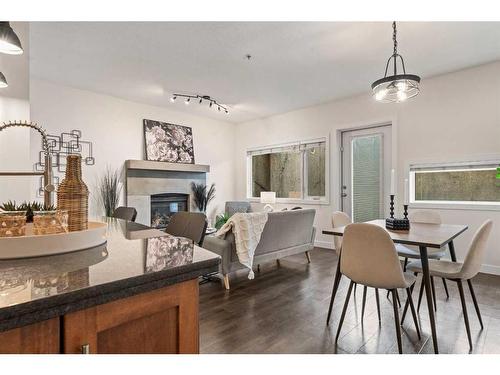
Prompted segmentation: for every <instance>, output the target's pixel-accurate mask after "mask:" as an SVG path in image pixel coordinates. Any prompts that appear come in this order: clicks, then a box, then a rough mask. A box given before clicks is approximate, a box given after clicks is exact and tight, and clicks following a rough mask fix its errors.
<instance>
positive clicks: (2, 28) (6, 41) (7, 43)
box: [0, 21, 23, 55]
mask: <svg viewBox="0 0 500 375" xmlns="http://www.w3.org/2000/svg"><path fill="white" fill-rule="evenodd" d="M0 52H3V53H6V54H8V55H20V54H22V53H23V47H22V46H21V41H20V40H19V38H18V36H17V35H16V33H15V32H14V30H12V27H10V23H9V22H7V21H0Z"/></svg>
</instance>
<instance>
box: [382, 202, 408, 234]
mask: <svg viewBox="0 0 500 375" xmlns="http://www.w3.org/2000/svg"><path fill="white" fill-rule="evenodd" d="M390 197H391V202H390V217H388V218H387V219H385V228H386V229H389V230H401V231H408V230H410V220H408V205H407V204H405V205H403V207H404V218H403V219H397V218H395V217H394V194H391V196H390Z"/></svg>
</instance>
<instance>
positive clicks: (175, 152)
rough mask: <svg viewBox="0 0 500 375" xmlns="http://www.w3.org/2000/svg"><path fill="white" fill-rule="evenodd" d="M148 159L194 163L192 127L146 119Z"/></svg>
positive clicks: (145, 130)
mask: <svg viewBox="0 0 500 375" xmlns="http://www.w3.org/2000/svg"><path fill="white" fill-rule="evenodd" d="M144 140H145V143H146V145H145V150H146V160H152V161H166V162H170V163H184V164H194V148H193V132H192V130H191V128H190V127H187V126H181V125H175V124H169V123H166V122H161V121H153V120H144Z"/></svg>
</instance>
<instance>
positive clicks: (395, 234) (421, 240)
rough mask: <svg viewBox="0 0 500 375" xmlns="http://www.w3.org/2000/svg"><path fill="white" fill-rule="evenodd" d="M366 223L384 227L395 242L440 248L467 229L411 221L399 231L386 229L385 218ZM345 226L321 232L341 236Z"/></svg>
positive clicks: (465, 226) (460, 226)
mask: <svg viewBox="0 0 500 375" xmlns="http://www.w3.org/2000/svg"><path fill="white" fill-rule="evenodd" d="M366 223H367V224H374V225H377V226H379V227H381V228H384V229H385V230H386V231H387V232H388V233H389V235H390V236H391V238H392V240H393V241H394V242H395V243H401V244H405V245H415V246H425V247H430V248H441V247H443V246H445V245H446V244H448V243H449V242H450V241H453V239H454V238H455V237H457V236H458V235H460V234H461V233H463V232H465V231H466V230H467V229H468V226H467V225H456V224H427V223H411V224H410V230H408V231H401V230H390V229H386V227H385V219H378V220H371V221H367V222H366ZM345 228H346V227H345V226H343V227H338V228H331V229H324V230H323V234H328V235H333V236H343V235H344V230H345Z"/></svg>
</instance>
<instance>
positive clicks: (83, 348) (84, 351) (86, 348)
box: [82, 344, 90, 354]
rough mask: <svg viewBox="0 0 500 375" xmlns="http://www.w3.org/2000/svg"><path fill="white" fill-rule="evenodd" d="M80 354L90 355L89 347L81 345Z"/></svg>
mask: <svg viewBox="0 0 500 375" xmlns="http://www.w3.org/2000/svg"><path fill="white" fill-rule="evenodd" d="M82 354H90V345H89V344H84V345H82Z"/></svg>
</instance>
